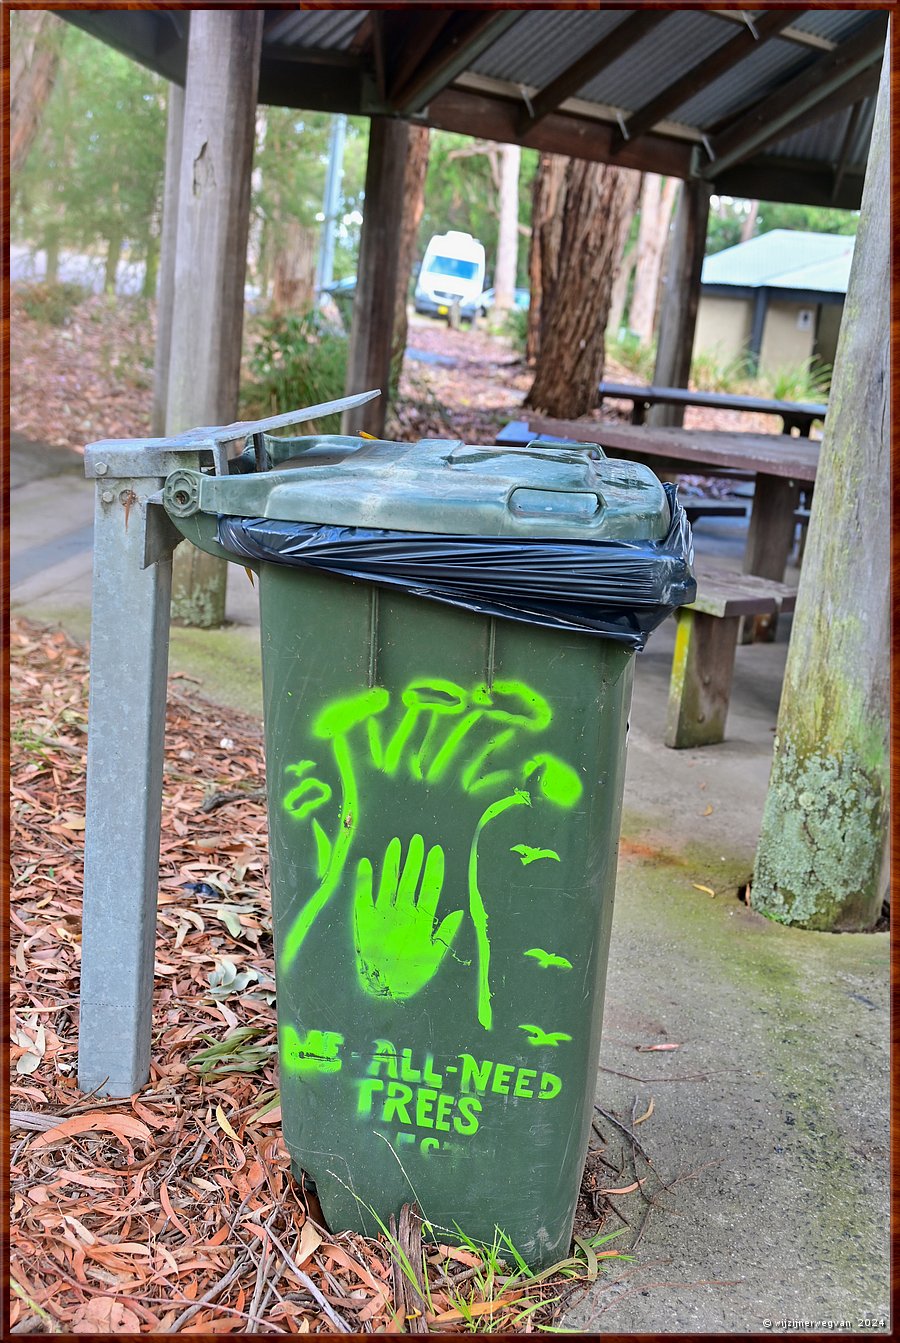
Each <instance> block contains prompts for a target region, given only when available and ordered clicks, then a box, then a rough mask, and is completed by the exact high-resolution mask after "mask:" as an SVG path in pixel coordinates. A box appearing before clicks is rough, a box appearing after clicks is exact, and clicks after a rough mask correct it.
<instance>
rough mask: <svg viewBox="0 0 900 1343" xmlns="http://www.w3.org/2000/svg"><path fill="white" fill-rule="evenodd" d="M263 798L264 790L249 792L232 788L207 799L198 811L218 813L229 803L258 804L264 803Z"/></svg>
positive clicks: (257, 789) (256, 789) (258, 789)
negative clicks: (220, 808)
mask: <svg viewBox="0 0 900 1343" xmlns="http://www.w3.org/2000/svg"><path fill="white" fill-rule="evenodd" d="M265 797H266V790H265V788H253V789H251V790H249V791H248V790H246V789H244V788H233V789H231V790H230V791H229V792H227V793H213V795H212V797H208V798H207V799H206V801H205V802H202V803H201V804H200V810H201V811H203V812H206V813H207V814H209V813H210V812H212V811H218V809H219V807H224V806H226V805H227V804H228V803H229V802H260V801H265Z"/></svg>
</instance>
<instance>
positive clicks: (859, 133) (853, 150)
mask: <svg viewBox="0 0 900 1343" xmlns="http://www.w3.org/2000/svg"><path fill="white" fill-rule="evenodd" d="M852 115H853V109H852V108H850V107H847V108H845V109H844V110H843V111H842V112H836V113H835V114H834V116H832V117H826V118H825V120H824V121H818V122H816V124H815V126H808V127H807V128H806V130H805V131H798V132H797V134H796V135H789V136H786V137H785V139H783V140H777V141H776V142H775V143H773V144H771V145H769V147H768V149H767V150H766V153H767V154H769V155H772V156H775V157H778V158H788V159H805V160H809V159H812V160H813V161H819V162H822V163H836V162H837V160H838V156H839V154H840V152H841V148H842V146H843V143H844V137H845V135H846V133H847V127H848V126H849V124H850V118H851V116H852ZM874 118H875V99H874V98H870V99H868V100H867V102H866V105H865V107H864V109H863V114H862V116H861V118H860V121H859V125H858V126H857V127H856V130H855V131H854V133H853V141H852V144H851V145H850V152H849V153H848V155H847V164H848V165H849V166H851V167H853V166H856V167H859V166H860V165H862V164H864V163H865V161H866V159H867V157H868V154H869V141H870V139H871V138H872V122H873V120H874Z"/></svg>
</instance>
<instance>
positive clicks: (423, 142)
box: [391, 126, 431, 401]
mask: <svg viewBox="0 0 900 1343" xmlns="http://www.w3.org/2000/svg"><path fill="white" fill-rule="evenodd" d="M430 146H431V132H430V131H429V129H428V127H427V126H410V128H409V144H408V146H407V150H406V168H405V170H404V174H403V220H402V222H401V225H400V252H399V255H398V257H397V301H396V303H395V305H394V336H393V343H392V346H391V400H392V401H393V400H394V399H395V397H396V395H397V388H398V387H399V385H400V374H401V373H402V371H403V356H404V354H405V352H406V338H407V334H408V328H409V318H408V315H407V304H408V303H409V277H410V273H411V271H412V264H413V258H414V256H415V254H416V242H417V239H418V236H419V225H420V223H421V222H422V211H423V210H424V208H425V177H426V175H427V173H428V151H429V148H430Z"/></svg>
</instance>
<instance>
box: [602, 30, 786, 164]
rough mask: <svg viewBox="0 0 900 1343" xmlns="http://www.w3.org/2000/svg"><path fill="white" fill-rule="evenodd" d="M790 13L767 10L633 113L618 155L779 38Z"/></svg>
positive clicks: (617, 139) (617, 145) (617, 142)
mask: <svg viewBox="0 0 900 1343" xmlns="http://www.w3.org/2000/svg"><path fill="white" fill-rule="evenodd" d="M791 18H792V15H791V13H790V11H789V10H783V9H781V10H779V9H774V10H767V11H766V12H765V13H764V14H762V15H761V16H760V17H759V18H758V19H757V20H756V21H755V23H754V28H753V29H751V28H750V27H749V26H748V25H747V24H745V25H744V27H743V28H742V29H741V31H740V32H738V33H736V34H735V36H734V37H732V38H729V40H728V41H727V42H726V43H725V44H724V46H721V47H719V49H718V51H714V52H712V54H711V55H709V56H707V57H706V58H705V59H704V60H702V61H701V62H700V63H699V64H698V65H694V66H692V67H691V69H690V70H688V71H687V72H686V73H685V74H683V75H682V76H681V78H680V79H676V80H675V82H674V83H673V84H669V85H667V87H666V88H664V89H663V90H662V92H661V93H659V94H657V96H656V97H655V98H653V99H651V101H650V102H649V103H645V104H644V106H643V107H641V108H639V109H638V110H637V111H636V112H634V113H632V115H631V116H630V117H628V119H627V120H626V122H625V133H624V134H623V133H622V132H621V131H619V132H618V134H617V135H616V137H615V142H614V147H615V150H616V151H618V150H619V149H621V148H622V146H623V145H624V143H625V141H626V140H637V139H638V138H639V137H640V136H641V135H644V134H645V133H646V132H647V131H649V130H652V129H653V127H654V126H657V125H658V124H659V123H660V122H661V121H664V120H665V118H666V117H667V116H668V114H669V113H670V112H674V111H675V109H676V108H678V107H681V105H682V103H686V102H687V100H688V99H689V98H693V97H694V95H695V94H697V93H700V92H701V90H702V89H705V88H708V87H709V85H710V84H713V83H714V82H715V81H716V80H717V79H719V78H720V76H721V75H724V74H726V73H727V71H729V70H731V69H733V68H734V66H736V65H738V64H739V63H740V62H741V61H742V60H744V59H745V57H747V56H749V55H750V54H751V53H752V52H753V51H755V50H756V49H757V48H758V47H759V46H760V45H761V44H762V43H763V42H766V41H768V40H769V38H771V37H776V36H777V35H778V34H779V33H780V32H782V30H783V29H785V28H786V27H787V26H788V24H789V23H790V22H791Z"/></svg>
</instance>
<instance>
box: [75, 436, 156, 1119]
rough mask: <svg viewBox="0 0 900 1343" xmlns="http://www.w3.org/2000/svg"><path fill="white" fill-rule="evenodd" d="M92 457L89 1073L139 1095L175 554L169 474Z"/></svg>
mask: <svg viewBox="0 0 900 1343" xmlns="http://www.w3.org/2000/svg"><path fill="white" fill-rule="evenodd" d="M93 466H94V471H95V472H96V479H97V497H96V504H95V510H94V576H93V597H92V611H91V661H90V668H91V676H90V700H89V708H88V722H89V737H88V760H87V814H88V816H89V817H90V824H89V826H88V827H87V829H86V832H85V850H84V913H83V919H82V967H81V1022H80V1030H79V1041H78V1084H79V1086H80V1087H81V1089H82V1090H83V1091H93V1090H95V1089H99V1090H100V1091H102V1092H105V1093H106V1094H107V1095H110V1096H128V1095H131V1094H132V1092H134V1091H137V1090H138V1088H139V1087H141V1086H143V1085H144V1083H145V1082H146V1081H147V1078H148V1076H149V1072H150V1012H151V999H152V991H153V963H154V943H155V937H156V891H157V880H158V867H159V827H160V814H161V806H162V760H163V732H164V727H165V711H166V669H167V665H168V656H169V602H170V597H171V590H172V560H171V556H168V557H166V558H163V559H159V560H157V561H156V563H155V564H151V565H150V566H149V567H148V568H146V569H145V568H142V562H143V547H144V526H143V523H144V514H145V511H146V508H147V499H148V497H149V496H150V495H151V494H153V493H155V492H156V491H157V490H159V489H160V488H161V486H162V483H163V480H162V478H161V477H149V478H148V477H142V476H137V475H136V476H130V477H129V476H121V475H116V476H113V475H112V474H111V473H110V472H109V464H108V463H107V462H105V461H103V460H102V459H101V460H97V461H96V462H95V463H94V464H93ZM104 468H105V469H104Z"/></svg>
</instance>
